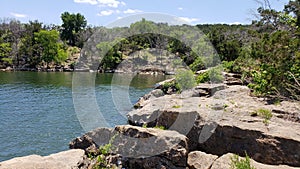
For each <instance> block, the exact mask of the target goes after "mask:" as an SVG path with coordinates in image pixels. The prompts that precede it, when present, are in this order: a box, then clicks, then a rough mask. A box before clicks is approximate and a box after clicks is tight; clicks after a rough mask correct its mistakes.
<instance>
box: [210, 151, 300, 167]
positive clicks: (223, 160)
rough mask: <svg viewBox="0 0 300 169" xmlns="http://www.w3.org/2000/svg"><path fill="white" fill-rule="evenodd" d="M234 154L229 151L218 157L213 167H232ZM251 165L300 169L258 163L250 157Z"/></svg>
mask: <svg viewBox="0 0 300 169" xmlns="http://www.w3.org/2000/svg"><path fill="white" fill-rule="evenodd" d="M233 156H234V154H231V153H228V154H225V155H223V156H221V157H220V158H218V159H217V160H216V161H215V162H214V163H213V165H212V167H211V169H230V166H231V158H232V157H233ZM239 158H240V159H245V158H244V157H239ZM250 165H251V166H253V167H255V169H300V168H299V167H290V166H286V165H267V164H262V163H258V162H256V161H254V160H252V159H250Z"/></svg>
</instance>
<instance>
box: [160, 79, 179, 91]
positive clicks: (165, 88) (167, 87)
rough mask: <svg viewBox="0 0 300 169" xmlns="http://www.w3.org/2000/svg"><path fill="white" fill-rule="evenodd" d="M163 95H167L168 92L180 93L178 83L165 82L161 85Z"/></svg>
mask: <svg viewBox="0 0 300 169" xmlns="http://www.w3.org/2000/svg"><path fill="white" fill-rule="evenodd" d="M161 90H162V91H163V92H164V93H168V91H169V90H172V91H175V92H178V91H181V88H180V87H179V85H178V83H176V82H175V81H172V82H165V83H164V84H163V85H162V89H161Z"/></svg>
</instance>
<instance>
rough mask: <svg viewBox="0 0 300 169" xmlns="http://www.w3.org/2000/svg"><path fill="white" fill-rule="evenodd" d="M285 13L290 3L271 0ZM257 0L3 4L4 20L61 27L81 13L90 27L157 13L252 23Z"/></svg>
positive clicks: (0, 0)
mask: <svg viewBox="0 0 300 169" xmlns="http://www.w3.org/2000/svg"><path fill="white" fill-rule="evenodd" d="M270 2H271V4H272V7H273V8H275V9H277V10H281V9H282V8H283V6H284V4H286V3H287V2H288V0H281V1H280V0H270ZM258 7H259V5H258V3H257V2H255V0H0V18H16V19H18V20H20V21H21V22H27V21H28V20H36V19H37V20H39V21H40V22H43V23H45V24H61V20H60V15H61V13H63V12H65V11H68V12H70V13H81V14H82V15H84V16H85V18H86V19H87V21H88V23H89V24H91V25H96V26H105V25H107V24H109V23H111V22H113V21H115V20H116V19H118V18H121V17H126V16H129V15H133V14H137V13H144V12H156V13H164V14H170V15H174V16H177V17H181V18H182V19H184V20H186V21H187V22H188V23H190V24H203V23H228V24H233V23H243V24H245V23H251V20H252V19H254V16H253V12H255V11H256V9H257V8H258Z"/></svg>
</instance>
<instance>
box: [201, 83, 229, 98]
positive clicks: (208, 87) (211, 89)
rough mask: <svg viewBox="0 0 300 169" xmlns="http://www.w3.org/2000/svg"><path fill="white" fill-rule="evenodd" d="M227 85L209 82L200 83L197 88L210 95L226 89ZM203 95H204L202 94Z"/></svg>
mask: <svg viewBox="0 0 300 169" xmlns="http://www.w3.org/2000/svg"><path fill="white" fill-rule="evenodd" d="M226 88H227V86H226V85H225V84H222V83H220V84H208V83H200V84H199V85H198V86H197V87H195V90H200V91H203V90H204V91H205V92H206V93H208V95H209V96H212V95H214V94H215V93H216V92H217V91H220V90H224V89H226ZM200 96H202V95H200Z"/></svg>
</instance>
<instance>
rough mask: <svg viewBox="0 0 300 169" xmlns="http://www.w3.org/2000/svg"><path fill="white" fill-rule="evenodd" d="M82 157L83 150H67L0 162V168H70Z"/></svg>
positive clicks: (75, 165)
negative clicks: (43, 155)
mask: <svg viewBox="0 0 300 169" xmlns="http://www.w3.org/2000/svg"><path fill="white" fill-rule="evenodd" d="M83 157H84V151H83V150H79V149H77V150H68V151H64V152H60V153H57V154H52V155H49V156H45V157H42V156H39V155H30V156H25V157H17V158H14V159H11V160H8V161H4V162H0V169H35V168H36V169H37V168H42V169H58V168H59V169H71V168H75V167H77V163H78V162H79V161H81V160H82V159H83Z"/></svg>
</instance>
